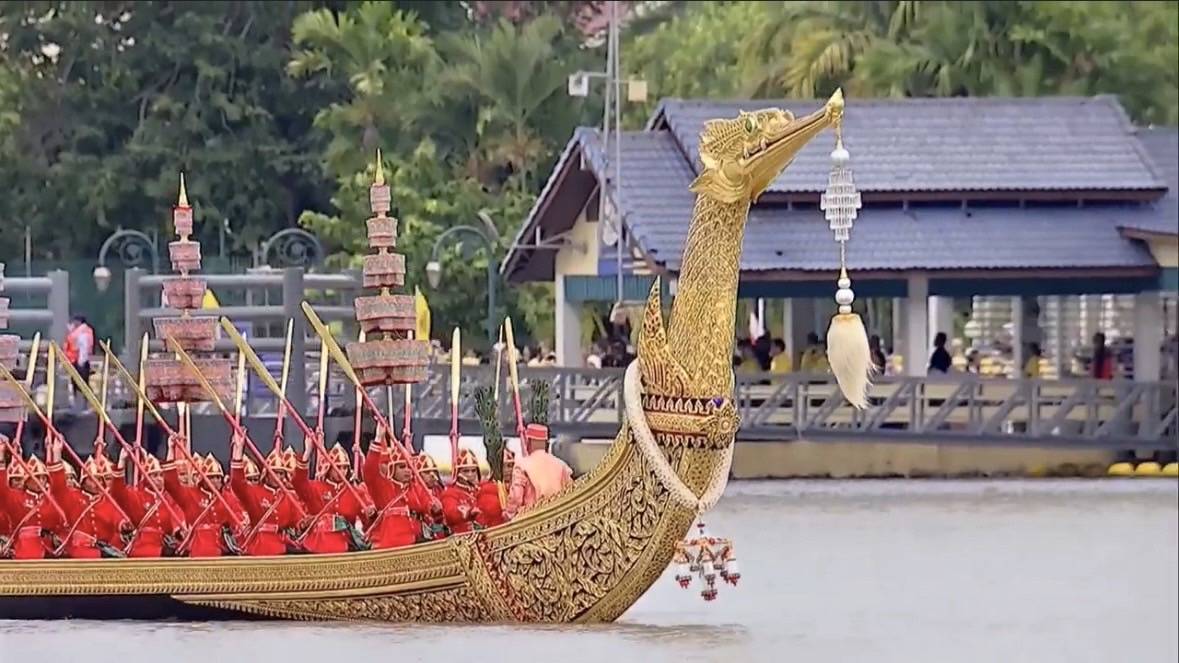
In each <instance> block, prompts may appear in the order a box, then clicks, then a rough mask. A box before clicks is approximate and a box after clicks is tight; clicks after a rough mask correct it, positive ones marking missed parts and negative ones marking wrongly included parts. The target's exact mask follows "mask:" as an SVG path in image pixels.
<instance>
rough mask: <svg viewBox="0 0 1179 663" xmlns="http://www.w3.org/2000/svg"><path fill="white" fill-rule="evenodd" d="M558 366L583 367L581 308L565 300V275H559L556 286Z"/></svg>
mask: <svg viewBox="0 0 1179 663" xmlns="http://www.w3.org/2000/svg"><path fill="white" fill-rule="evenodd" d="M555 286H556V287H555V290H556V293H555V299H556V311H555V318H556V336H557V339H556V341H557V365H558V366H568V367H570V368H577V367H580V366H581V365H582V360H583V359H584V357H583V356H582V351H581V306H579V305H578V304H577V303H575V302H571V301H569V300H568V299H566V298H565V275H564V274H558V275H557V279H556V284H555Z"/></svg>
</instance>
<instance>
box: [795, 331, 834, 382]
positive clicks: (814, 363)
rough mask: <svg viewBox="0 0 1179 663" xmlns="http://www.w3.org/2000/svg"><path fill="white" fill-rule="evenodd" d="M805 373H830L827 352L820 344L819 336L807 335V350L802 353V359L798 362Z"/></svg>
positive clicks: (814, 334) (813, 333) (812, 333)
mask: <svg viewBox="0 0 1179 663" xmlns="http://www.w3.org/2000/svg"><path fill="white" fill-rule="evenodd" d="M798 364H799V368H800V369H801V370H802V372H803V373H830V372H831V367H830V366H829V365H828V364H827V350H826V349H825V348H824V347H823V344H822V343H820V342H819V335H818V334H816V333H815V332H811V333H809V334H807V335H806V349H805V350H803V351H802V359H801V360H800V361H799V362H798Z"/></svg>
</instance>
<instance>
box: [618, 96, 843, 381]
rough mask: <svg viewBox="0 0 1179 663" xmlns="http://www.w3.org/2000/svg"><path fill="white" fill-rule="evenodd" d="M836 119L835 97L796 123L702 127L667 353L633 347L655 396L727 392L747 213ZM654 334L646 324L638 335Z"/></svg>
mask: <svg viewBox="0 0 1179 663" xmlns="http://www.w3.org/2000/svg"><path fill="white" fill-rule="evenodd" d="M842 116H843V94H842V92H838V91H837V92H836V93H835V94H834V95H832V96H831V98H830V99H829V100H828V101H827V103H826V105H824V107H823V108H822V109H820V110H818V111H816V112H815V113H812V114H810V115H807V116H805V117H802V118H797V119H796V118H794V116H793V115H791V114H790V113H789V112H788V111H783V110H779V109H769V110H761V111H756V112H753V113H741V114H740V115H739V116H738V117H737V118H735V119H729V120H712V121H710V122H707V123H706V124H705V127H704V131H703V132H702V133H701V136H700V162H701V166H702V167H701V172H700V175H699V176H698V177H697V178H696V180H695V181H694V182H693V183H692V187H691V188H692V191H694V192H695V193H696V194H697V195H696V205H695V207H694V209H693V212H692V221H691V226H690V227H689V230H688V238H687V242H686V244H685V246H684V256H683V260H682V262H681V267H680V272H679V281H678V291H677V293H676V296H675V300H674V302H673V304H672V313H671V322H670V327H669V328H668V332H667V335H666V337H665V338H666V347H664V348H662V349H661V348H659V347H657V345H658V344H659V343H662V342H663V339H664V336H663V335H662V334H644V335H643V338H641V339H640V350H639V358H640V361H642V362H643V363H642V366H643V377H644V381H645V382H646V383H647V384H648V385H650V386H651V388H653V389H654V390H655V391H658V392H660V393H669V394H676V395H683V396H695V397H721V396H725V397H727V396H728V395H729V394H730V393H731V392H732V389H733V371H732V356H733V341H734V337H733V334H734V330H735V329H736V301H737V282H738V276H739V273H740V260H741V244H742V241H743V240H744V237H745V221H746V218H747V217H748V214H749V207H750V205H751V204H752V202H753V201H754V200H756V199H757V197H758V196H759V195H760V194H761V193H762V192H763V191H764V190H765V189H766V188H767V187H768V186H769V185H770V183H771V182H773V181H774V178H776V177H777V176H778V174H779V173H781V172H782V170H784V169H785V168H786V167H787V166H788V165H789V164H790V163H791V162H792V161H793V160H794V157H795V156H797V154H798V153H799V151H801V150H802V148H803V147H804V146H806V144H807V143H808V142H810V140H811V139H813V138H814V137H815V136H817V135H818V134H819V133H820V132H821V131H822V130H823V129H825V128H827V127H829V126H831V125H833V124H835V123H836V122H839V121H840V120H841V119H842ZM652 313H657V310H655V311H652V310H651V309H650V308H649V309H648V317H650V315H651V314H652ZM661 325H662V321H661V320H660V321H659V322H658V326H661ZM655 326H657V325H655V324H653V323H645V324H644V331H645V332H646V331H648V330H649V328H653V327H655ZM668 357H674V361H676V362H677V363H678V369H680V370H676V369H668V368H665V367H664V368H660V367H656V366H655V365H654V364H655V363H656V362H660V361H661V360H664V359H665V358H668ZM656 373H659V374H668V375H671V376H674V375H675V374H677V373H679V374H681V377H680V378H679V379H676V380H675V382H676V383H678V384H666V385H664V384H659V380H658V379H657V378H656V379H654V380H653V379H652V378H653V377H655V376H654V375H653V374H656ZM680 385H688V386H687V389H688V391H689V392H690V393H680V392H679V391H678V389H682V388H683V387H681V386H680Z"/></svg>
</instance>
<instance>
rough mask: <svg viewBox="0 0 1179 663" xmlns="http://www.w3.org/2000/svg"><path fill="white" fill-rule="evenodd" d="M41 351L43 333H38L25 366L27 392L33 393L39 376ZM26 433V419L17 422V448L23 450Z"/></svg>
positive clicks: (14, 436) (15, 436)
mask: <svg viewBox="0 0 1179 663" xmlns="http://www.w3.org/2000/svg"><path fill="white" fill-rule="evenodd" d="M40 349H41V332H37V333H36V334H33V344H32V346H31V347H30V348H29V361H28V363H26V364H25V391H29V392H32V390H33V378H34V377H36V375H37V359H38V352H39V351H40ZM24 432H25V420H24V418H22V419H21V420H20V421H18V422H17V424H16V434H15V435H13V438H12V439H13V440H14V441H15V442H16V446H17V448H18V449H19V448H23V447H22V446H21V443H20V441H21V438H22V437H23V436H24Z"/></svg>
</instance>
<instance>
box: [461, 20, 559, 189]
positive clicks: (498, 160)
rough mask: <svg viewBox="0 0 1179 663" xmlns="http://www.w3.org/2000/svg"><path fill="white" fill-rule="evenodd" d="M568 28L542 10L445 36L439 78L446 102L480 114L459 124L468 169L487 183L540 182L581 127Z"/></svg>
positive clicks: (518, 185)
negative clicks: (573, 96) (571, 92)
mask: <svg viewBox="0 0 1179 663" xmlns="http://www.w3.org/2000/svg"><path fill="white" fill-rule="evenodd" d="M563 33H564V30H563V28H562V25H561V22H560V21H559V20H558V19H557V18H556V17H554V16H549V15H542V16H539V17H537V18H536V19H534V20H531V21H528V22H526V23H523V24H519V25H517V24H513V23H511V22H509V21H508V20H506V19H501V20H500V21H498V22H496V23H495V24H494V25H493V26H491V27H490V28H489V29H486V30H480V31H477V32H475V33H474V34H470V33H451V34H448V35H446V36H445V38H444V39H443V40H442V42H441V44H442V52H443V57H444V59H445V60H446V66H445V69H444V70H443V73H442V75H441V76H440V82H441V85H442V88H443V89H444V90H445V93H444V96H445V99H446V101H447V102H448V103H451V102H453V103H455V104H457V108H458V109H461V112H464V113H470V114H471V115H473V116H474V118H475V122H474V123H470V122H469V120H468V121H467V122H456V124H458V125H459V126H457V127H456V128H458V129H459V130H460V134H459V135H465V136H466V137H467V144H466V145H464V146H462V148H463V149H465V150H466V151H467V152H468V153H469V155H470V158H469V159H468V160H467V164H466V165H467V172H468V173H470V174H472V175H474V176H476V177H478V178H479V179H480V180H481V181H483V182H485V183H487V184H491V185H499V184H501V183H503V182H504V181H509V182H510V183H511V185H512V186H513V187H514V188H516V189H517V190H519V191H525V190H529V189H532V188H534V187H536V186H537V180H538V179H539V178H540V177H541V176H543V174H544V173H543V171H542V169H544V168H546V167H547V166H548V165H549V162H550V160H551V158H552V156H553V155H554V154H555V152H556V150H557V149H559V147H560V146H561V145H563V144H564V142H565V140H567V139H568V136H569V135H570V134H571V133H572V130H573V128H574V127H575V126H576V124H577V121H578V119H579V115H580V113H579V111H578V108H577V106H575V105H574V104H573V103H571V102H570V101H569V99H568V97H567V96H566V94H565V86H566V81H567V80H568V77H569V74H571V73H573V72H574V71H575V70H576V66H575V65H574V63H573V61H572V60H573V59H572V58H570V57H568V55H569V54H568V53H567V52H566V51H565V50H563V49H562V48H561V45H560V40H561V38H562V35H563ZM468 117H470V116H468ZM464 125H465V126H464ZM538 171H541V172H538Z"/></svg>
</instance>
